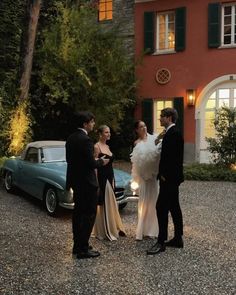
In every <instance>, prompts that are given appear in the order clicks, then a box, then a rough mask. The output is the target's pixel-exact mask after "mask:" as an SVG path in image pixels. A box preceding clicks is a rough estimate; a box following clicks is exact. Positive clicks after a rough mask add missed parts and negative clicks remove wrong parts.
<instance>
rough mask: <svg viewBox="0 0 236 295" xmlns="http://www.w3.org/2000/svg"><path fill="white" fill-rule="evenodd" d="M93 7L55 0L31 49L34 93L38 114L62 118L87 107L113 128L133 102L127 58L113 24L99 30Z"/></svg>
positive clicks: (132, 72) (131, 70) (132, 83)
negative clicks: (36, 76) (36, 64)
mask: <svg viewBox="0 0 236 295" xmlns="http://www.w3.org/2000/svg"><path fill="white" fill-rule="evenodd" d="M96 13H97V12H96V10H95V9H93V8H91V6H86V5H84V6H82V7H80V9H76V8H75V7H72V8H70V7H67V6H66V5H62V4H60V3H59V4H58V6H57V18H56V19H55V21H54V23H53V24H52V25H51V26H50V28H49V29H45V30H44V33H43V36H44V39H43V43H42V44H41V46H40V47H41V48H40V49H39V50H38V53H37V54H38V56H39V57H41V63H42V65H43V66H42V69H41V72H40V77H41V78H42V80H41V82H40V83H41V85H40V89H41V93H38V94H37V93H36V95H37V96H40V101H39V100H37V101H38V102H39V107H40V106H41V110H42V112H41V119H42V118H44V119H45V118H49V117H50V116H52V117H54V119H56V117H62V120H63V121H64V122H65V124H66V123H67V124H68V121H67V122H66V117H68V114H69V113H70V112H71V111H72V112H76V111H78V110H90V111H92V112H93V113H94V114H95V116H96V122H97V125H99V124H108V125H109V126H110V127H111V128H113V129H114V130H117V128H119V126H120V122H121V120H122V119H123V118H124V114H125V110H126V109H127V108H128V107H130V106H132V105H133V104H134V87H135V79H134V65H133V62H132V61H131V60H130V58H129V57H128V56H127V53H126V51H125V49H124V47H123V45H122V40H121V39H119V38H118V37H117V34H116V29H115V28H113V29H106V30H104V29H103V30H102V28H101V27H100V26H99V24H98V23H97V15H96ZM33 99H34V98H33ZM43 106H45V108H43ZM52 110H53V113H50V112H51V111H52ZM38 119H40V118H38ZM54 121H55V120H54Z"/></svg>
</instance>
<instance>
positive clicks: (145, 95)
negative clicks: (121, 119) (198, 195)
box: [135, 0, 236, 162]
mask: <svg viewBox="0 0 236 295" xmlns="http://www.w3.org/2000/svg"><path fill="white" fill-rule="evenodd" d="M135 56H136V60H140V62H139V64H138V66H137V69H136V75H137V78H138V80H139V85H138V88H137V96H138V102H137V108H136V113H135V116H136V118H143V120H145V121H146V123H147V126H148V128H149V132H158V133H159V132H160V131H161V126H160V123H159V116H160V111H161V109H162V108H164V107H168V106H173V107H175V108H176V109H177V110H178V113H179V117H180V118H179V122H178V127H179V128H180V130H181V131H182V133H183V136H184V140H185V161H186V162H193V161H197V162H208V161H209V159H210V155H209V152H208V151H207V143H206V140H205V138H206V137H213V136H214V126H213V123H212V120H213V118H214V116H215V111H216V110H217V109H218V108H220V107H221V106H224V105H225V106H229V107H236V1H232V0H231V1H229V0H224V1H217V0H191V1H189V0H153V1H149V0H135Z"/></svg>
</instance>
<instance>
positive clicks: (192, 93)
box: [186, 89, 196, 107]
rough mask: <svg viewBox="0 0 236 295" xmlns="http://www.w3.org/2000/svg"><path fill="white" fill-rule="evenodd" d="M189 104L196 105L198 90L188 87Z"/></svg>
mask: <svg viewBox="0 0 236 295" xmlns="http://www.w3.org/2000/svg"><path fill="white" fill-rule="evenodd" d="M186 92H187V105H188V106H190V107H191V106H194V105H195V98H196V97H195V96H196V91H195V89H187V91H186Z"/></svg>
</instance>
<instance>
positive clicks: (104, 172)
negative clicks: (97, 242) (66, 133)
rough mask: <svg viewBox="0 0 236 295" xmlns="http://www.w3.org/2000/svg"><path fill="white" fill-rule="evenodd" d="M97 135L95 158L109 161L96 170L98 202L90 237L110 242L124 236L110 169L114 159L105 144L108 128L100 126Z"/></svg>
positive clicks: (112, 173)
mask: <svg viewBox="0 0 236 295" xmlns="http://www.w3.org/2000/svg"><path fill="white" fill-rule="evenodd" d="M98 133H99V140H98V142H97V143H96V144H95V146H94V152H95V158H100V157H104V156H105V157H106V158H108V159H110V161H109V163H108V164H107V165H106V166H103V167H100V168H98V169H97V178H98V184H99V190H98V194H99V202H98V208H97V217H96V221H95V225H94V228H93V233H92V236H95V237H97V238H98V239H109V240H111V241H112V240H117V238H118V237H119V235H122V236H124V235H125V232H124V227H123V224H122V221H121V218H120V214H119V210H118V206H117V203H116V199H115V194H114V187H115V181H114V171H113V167H112V162H113V159H114V157H113V154H112V152H111V151H110V148H109V146H108V145H107V144H106V141H107V140H109V139H110V137H111V133H110V128H109V127H108V126H106V125H102V126H100V127H99V128H98Z"/></svg>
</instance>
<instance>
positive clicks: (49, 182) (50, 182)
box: [38, 177, 65, 190]
mask: <svg viewBox="0 0 236 295" xmlns="http://www.w3.org/2000/svg"><path fill="white" fill-rule="evenodd" d="M38 179H39V180H41V181H42V182H43V183H45V187H46V186H53V187H55V188H56V189H59V190H64V189H65V188H64V187H63V186H62V185H60V184H59V183H58V182H56V181H53V180H52V179H49V178H46V177H38Z"/></svg>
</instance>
